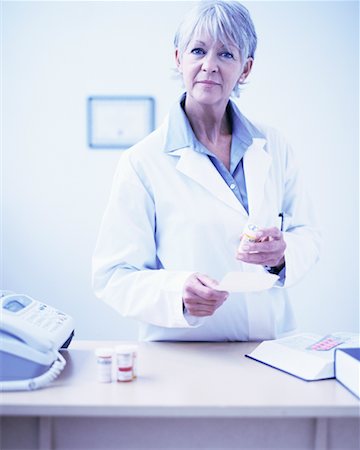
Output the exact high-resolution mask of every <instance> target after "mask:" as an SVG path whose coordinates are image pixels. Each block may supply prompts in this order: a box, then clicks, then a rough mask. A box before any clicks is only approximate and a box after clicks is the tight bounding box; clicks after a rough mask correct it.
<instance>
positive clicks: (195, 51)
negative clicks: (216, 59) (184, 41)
mask: <svg viewBox="0 0 360 450" xmlns="http://www.w3.org/2000/svg"><path fill="white" fill-rule="evenodd" d="M191 53H192V54H193V55H205V50H203V49H202V48H194V49H192V50H191Z"/></svg>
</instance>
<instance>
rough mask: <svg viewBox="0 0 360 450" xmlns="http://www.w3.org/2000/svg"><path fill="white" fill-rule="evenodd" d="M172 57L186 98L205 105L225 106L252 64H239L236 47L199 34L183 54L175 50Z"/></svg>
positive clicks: (250, 62) (239, 58) (240, 62)
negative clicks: (184, 89)
mask: <svg viewBox="0 0 360 450" xmlns="http://www.w3.org/2000/svg"><path fill="white" fill-rule="evenodd" d="M175 57H176V62H177V66H178V69H179V71H180V72H181V73H182V76H183V80H184V84H185V88H186V92H187V99H189V100H190V99H191V100H193V101H195V102H197V103H199V104H202V105H209V106H210V105H216V104H219V105H221V104H225V105H226V104H227V102H228V100H229V97H230V94H231V92H232V90H233V88H234V87H235V85H236V84H237V83H238V82H239V81H243V80H245V78H246V77H247V75H248V73H249V72H250V70H251V64H252V60H251V59H249V60H248V61H247V62H246V64H243V63H242V61H241V57H240V52H239V50H238V49H237V47H235V46H233V45H226V46H225V45H224V44H222V43H221V42H215V41H213V40H212V39H211V38H209V37H208V36H203V35H202V36H198V37H196V38H195V39H194V40H191V41H190V43H189V45H188V46H187V48H186V49H185V51H184V53H183V55H180V54H179V51H178V50H176V53H175Z"/></svg>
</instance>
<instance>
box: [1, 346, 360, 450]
mask: <svg viewBox="0 0 360 450" xmlns="http://www.w3.org/2000/svg"><path fill="white" fill-rule="evenodd" d="M117 344H119V343H118V342H117V343H115V342H90V341H78V342H76V341H75V342H73V343H72V344H71V346H70V349H69V350H67V351H64V355H65V357H66V359H67V365H66V367H65V369H64V371H63V373H62V374H61V375H60V377H59V378H58V379H57V380H56V381H55V382H54V383H53V384H52V385H51V386H50V387H48V388H46V389H43V390H39V391H34V392H22V393H19V392H11V393H10V392H9V393H3V394H1V403H2V406H1V412H2V445H1V446H0V447H1V448H2V449H3V450H5V449H10V448H16V449H25V448H41V449H49V448H56V449H77V448H81V449H85V448H86V449H87V450H89V449H101V450H104V449H149V448H156V449H193V448H194V449H207V450H208V449H219V450H220V449H221V450H225V449H230V448H232V449H241V448H244V449H245V448H246V449H266V448H277V449H279V448H286V449H287V450H289V449H332V448H339V449H340V448H341V449H343V450H344V449H349V448H358V445H359V424H360V421H359V405H360V403H359V401H358V400H357V399H356V398H355V397H354V396H352V395H351V394H350V393H349V392H348V391H347V390H346V389H345V388H343V387H342V386H341V385H340V384H339V383H337V382H336V381H335V380H325V381H318V382H311V383H309V382H306V381H302V380H299V379H297V378H295V377H292V376H290V375H287V374H285V373H283V372H280V371H278V370H275V369H272V368H270V367H268V366H266V365H263V364H261V363H259V362H256V361H254V360H251V359H249V358H246V357H244V355H245V354H246V353H249V352H251V351H252V349H253V348H255V346H256V345H257V343H251V342H248V343H164V342H144V343H140V345H139V352H138V361H139V365H138V367H139V377H138V379H137V380H135V381H133V382H130V383H116V382H113V383H110V384H100V383H98V382H97V381H96V361H95V356H94V349H95V348H96V347H98V346H105V345H106V346H109V345H110V346H115V345H117Z"/></svg>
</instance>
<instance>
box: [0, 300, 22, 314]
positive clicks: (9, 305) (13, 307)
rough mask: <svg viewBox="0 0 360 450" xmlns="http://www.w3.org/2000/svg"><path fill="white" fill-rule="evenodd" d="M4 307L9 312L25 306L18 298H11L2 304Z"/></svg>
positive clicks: (19, 309)
mask: <svg viewBox="0 0 360 450" xmlns="http://www.w3.org/2000/svg"><path fill="white" fill-rule="evenodd" d="M3 308H4V309H7V310H8V311H11V312H14V313H15V312H18V311H21V310H22V309H24V308H25V305H23V304H22V303H20V302H19V301H18V300H11V301H10V302H7V303H6V304H5V305H4V306H3Z"/></svg>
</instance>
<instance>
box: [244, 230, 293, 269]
mask: <svg viewBox="0 0 360 450" xmlns="http://www.w3.org/2000/svg"><path fill="white" fill-rule="evenodd" d="M285 249H286V243H285V241H284V238H283V234H282V232H281V231H280V230H279V229H278V228H276V227H273V228H262V229H261V230H259V231H258V238H257V241H256V242H246V244H244V245H243V246H242V249H241V250H242V251H241V252H239V251H238V252H237V254H236V259H239V260H240V261H243V262H246V263H250V264H260V265H262V266H271V267H277V266H280V265H281V264H283V262H284V253H285Z"/></svg>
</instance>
